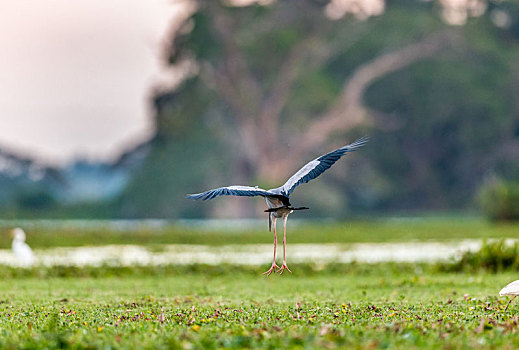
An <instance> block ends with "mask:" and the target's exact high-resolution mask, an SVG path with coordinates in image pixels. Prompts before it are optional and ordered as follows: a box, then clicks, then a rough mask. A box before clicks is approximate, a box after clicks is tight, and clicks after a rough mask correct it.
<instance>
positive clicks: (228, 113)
mask: <svg viewBox="0 0 519 350" xmlns="http://www.w3.org/2000/svg"><path fill="white" fill-rule="evenodd" d="M237 2H238V1H226V2H221V1H203V0H200V1H194V0H193V1H187V2H186V4H189V5H190V6H192V11H191V13H190V15H189V16H187V18H186V19H185V20H184V22H183V24H182V25H181V26H180V27H179V29H178V30H176V31H174V32H173V33H172V34H171V40H170V42H171V45H169V46H167V50H166V55H167V58H168V62H169V64H170V65H171V66H174V67H183V68H185V67H188V69H189V70H188V72H184V74H185V75H186V76H188V77H189V78H188V79H187V80H186V81H184V83H182V84H181V85H179V86H175V87H174V88H173V89H171V90H165V91H163V92H158V93H157V94H156V98H155V109H156V122H157V136H156V138H155V139H154V140H153V142H152V145H153V147H152V152H151V155H150V157H149V159H148V161H147V163H146V165H145V166H144V167H143V168H142V170H141V171H140V172H139V173H137V174H136V176H135V178H134V181H133V183H132V184H131V185H130V187H129V189H128V190H127V191H126V194H125V196H123V199H122V201H123V207H124V208H125V209H124V211H123V212H124V213H125V215H130V216H131V215H135V213H146V214H145V215H146V216H154V215H155V216H156V215H159V216H169V215H185V214H187V213H188V212H189V211H185V210H184V209H182V208H185V205H187V204H185V205H183V204H180V203H181V201H182V197H183V196H182V194H184V193H186V192H192V191H197V190H203V189H205V187H206V186H207V187H212V186H218V185H227V184H251V185H256V184H257V185H260V186H264V187H269V186H278V185H280V184H281V183H282V182H283V181H284V180H285V179H286V178H287V177H288V176H289V175H290V174H291V173H292V172H293V171H294V170H296V169H297V168H298V167H299V166H301V165H302V164H304V163H305V161H308V160H310V159H311V158H312V157H313V156H316V155H319V154H321V153H322V152H325V151H328V150H330V149H331V148H333V147H336V146H340V145H342V144H344V143H346V142H348V141H351V140H352V139H353V138H354V137H356V136H358V135H360V134H364V133H369V134H370V135H372V136H374V137H373V144H372V145H370V147H366V150H363V152H359V154H358V155H355V157H361V161H360V162H356V163H355V165H356V166H357V169H356V171H355V172H356V173H357V174H351V175H352V176H350V177H349V179H348V183H347V184H346V182H345V180H344V178H342V179H341V180H340V181H339V180H337V181H336V180H334V179H332V178H329V181H328V182H329V183H330V184H329V185H328V184H326V183H324V182H323V183H320V184H316V185H312V186H314V188H317V187H316V186H320V187H319V188H320V190H321V189H322V190H324V191H327V192H328V193H329V194H330V198H331V199H330V200H327V201H325V202H323V201H320V200H319V199H318V198H308V199H309V200H310V201H312V200H313V201H314V203H318V205H319V207H321V208H324V209H323V210H322V212H323V213H324V212H326V213H329V212H330V210H328V209H332V208H333V210H335V211H334V212H335V213H336V214H338V215H341V213H342V212H344V209H345V208H346V207H347V206H348V202H347V200H348V198H349V199H351V201H352V202H354V203H355V205H357V206H360V207H362V208H366V209H384V208H388V207H389V208H393V209H407V208H413V209H431V208H435V209H438V208H439V209H448V208H452V207H454V206H459V205H462V204H466V203H467V201H468V200H469V198H470V196H471V195H472V193H474V188H475V187H476V186H477V183H478V182H480V181H481V178H482V177H483V176H484V173H485V172H488V171H489V170H490V169H498V168H499V167H505V165H504V164H508V163H509V162H510V159H513V156H514V155H517V148H516V147H515V146H517V135H515V136H514V135H513V133H514V132H515V133H517V131H516V130H518V129H519V126H518V125H519V121H518V118H517V117H516V116H517V115H518V113H517V112H518V111H519V109H518V107H519V105H518V104H517V103H516V102H515V100H513V99H511V96H512V95H513V91H514V89H513V87H514V84H517V82H518V81H519V80H518V79H517V73H516V72H517V69H516V67H515V66H514V64H513V62H517V33H518V32H519V31H517V29H516V28H518V25H517V23H519V22H518V21H517V15H516V14H517V6H516V3H515V2H513V3H511V4H509V3H503V4H494V3H493V4H489V5H488V6H489V9H488V14H489V16H484V17H480V18H478V19H474V20H471V21H468V22H467V20H468V18H469V17H471V16H480V15H482V13H483V12H484V10H485V8H486V6H487V4H486V3H485V2H483V1H475V2H470V4H469V2H467V4H466V5H467V6H465V7H463V6H461V7H459V6H458V5H456V6H458V7H456V6H454V5H455V4H454V5H453V4H452V2H449V1H444V2H442V4H443V5H442V6H438V5H437V4H436V3H434V2H416V1H411V0H392V1H388V2H387V3H386V4H385V5H384V3H383V2H381V1H371V2H369V1H368V2H362V1H360V2H359V1H343V0H341V1H339V0H335V1H325V0H286V1H271V2H268V4H257V3H255V2H252V4H249V5H248V6H236V3H237ZM248 3H251V1H248ZM381 4H382V5H381ZM469 5H470V6H469ZM363 6H364V7H363ZM453 6H454V7H453ZM481 6H483V7H481ZM481 9H483V11H481ZM383 11H384V15H382V16H376V17H371V18H368V17H370V16H373V15H379V14H381V13H382V12H383ZM496 11H497V12H496ZM500 11H501V12H500ZM348 12H350V13H353V14H354V15H355V16H356V17H357V18H356V19H352V18H350V17H348V16H347V17H344V15H346V14H347V13H348ZM439 13H441V14H442V15H443V17H444V18H445V19H446V20H448V21H449V22H450V23H457V24H462V23H465V22H467V24H466V25H465V26H455V27H452V26H448V25H446V24H445V22H443V21H442V20H441V16H440V15H439ZM359 19H360V20H359ZM510 131H511V132H510ZM500 152H503V153H500ZM496 154H501V155H500V156H499V157H496ZM357 159H359V158H357ZM516 159H517V158H516ZM350 162H351V161H350ZM347 164H349V162H344V164H342V163H341V165H338V166H340V167H343V169H346V166H347ZM352 165H353V163H352ZM359 173H362V176H359ZM332 176H333V175H332ZM146 184H149V186H146ZM152 184H153V186H151V185H152ZM338 189H340V190H338ZM310 191H311V189H309V192H307V193H308V194H310V193H313V192H310ZM309 196H310V197H313V195H311V194H310V195H309ZM243 203H245V202H241V201H239V200H238V201H231V200H226V201H223V202H221V203H220V207H222V204H223V205H225V206H226V205H231V206H233V207H232V208H229V207H223V208H224V210H225V211H226V214H225V216H226V217H229V216H230V215H232V214H231V213H234V214H235V215H236V216H244V215H246V214H250V213H251V208H250V207H247V205H248V204H245V205H243ZM247 203H250V202H247ZM189 206H190V207H191V208H192V206H193V204H192V203H189ZM202 207H203V206H200V208H202ZM313 209H314V208H313ZM315 209H317V208H315ZM325 209H326V210H325ZM229 210H231V211H230V212H229ZM191 212H192V211H191ZM313 212H314V213H318V214H319V209H317V210H314V211H313ZM213 214H214V213H213Z"/></svg>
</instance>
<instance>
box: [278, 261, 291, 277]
mask: <svg viewBox="0 0 519 350" xmlns="http://www.w3.org/2000/svg"><path fill="white" fill-rule="evenodd" d="M285 270H287V271H288V272H290V273H292V271H290V269H289V268H288V266H287V263H283V266H281V267H280V268H279V270H277V271H276V272H279V274H280V275H282V274H283V272H285Z"/></svg>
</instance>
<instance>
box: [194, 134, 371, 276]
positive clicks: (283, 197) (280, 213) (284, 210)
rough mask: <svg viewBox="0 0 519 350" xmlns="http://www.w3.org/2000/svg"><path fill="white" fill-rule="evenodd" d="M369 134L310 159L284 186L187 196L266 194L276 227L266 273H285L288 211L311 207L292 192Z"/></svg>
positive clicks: (271, 223)
mask: <svg viewBox="0 0 519 350" xmlns="http://www.w3.org/2000/svg"><path fill="white" fill-rule="evenodd" d="M367 141H368V140H367V138H366V137H363V138H360V139H358V140H356V141H355V142H353V143H351V144H349V145H347V146H344V147H341V148H339V149H336V150H335V151H332V152H329V153H326V154H324V155H322V156H320V157H318V158H316V159H314V160H312V161H311V162H309V163H307V164H306V165H305V166H303V167H302V168H301V169H299V170H298V171H297V172H296V173H295V174H294V175H292V176H291V177H290V178H289V179H288V180H287V182H285V184H284V185H283V186H281V187H277V188H273V189H270V190H264V189H262V188H259V187H258V186H255V187H251V186H235V185H233V186H227V187H220V188H216V189H213V190H209V191H206V192H202V193H197V194H190V195H188V196H187V197H188V198H191V199H202V200H209V199H214V198H216V197H218V196H246V197H253V196H261V197H264V198H265V201H266V202H267V207H268V209H267V210H265V212H267V213H268V214H269V230H271V228H272V227H273V228H274V261H273V263H272V267H271V268H270V269H269V270H267V271H266V272H265V273H266V274H267V275H270V274H271V273H272V272H273V271H274V270H275V269H276V268H279V270H278V271H279V272H280V273H283V271H284V270H288V271H290V270H289V269H288V267H287V266H286V260H285V246H286V223H287V218H288V215H290V214H291V213H292V212H294V211H295V210H304V209H308V208H306V207H299V208H294V207H292V205H291V203H290V194H291V193H292V192H293V191H294V189H295V188H296V187H297V186H299V185H300V184H303V183H307V182H308V181H310V180H312V179H315V178H316V177H318V176H319V175H321V174H322V173H323V172H325V171H326V170H327V169H329V168H330V167H331V166H332V165H333V164H334V163H335V162H336V161H337V160H339V159H340V158H341V157H342V156H343V155H344V154H346V153H347V152H352V151H355V150H357V149H358V148H359V147H362V146H364V144H366V142H367ZM277 219H283V232H284V233H283V266H281V267H279V266H277V265H276V246H277V236H276V220H277Z"/></svg>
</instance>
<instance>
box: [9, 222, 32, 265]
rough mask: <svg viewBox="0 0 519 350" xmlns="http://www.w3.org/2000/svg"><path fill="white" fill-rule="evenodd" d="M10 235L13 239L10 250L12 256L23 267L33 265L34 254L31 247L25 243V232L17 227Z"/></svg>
mask: <svg viewBox="0 0 519 350" xmlns="http://www.w3.org/2000/svg"><path fill="white" fill-rule="evenodd" d="M12 235H13V237H14V238H13V243H12V244H11V248H12V249H13V253H14V255H16V257H17V258H18V262H19V263H20V265H21V266H24V267H29V266H31V265H32V264H33V263H34V254H33V252H32V250H31V247H29V245H28V244H27V243H25V232H24V231H23V230H22V229H21V228H19V227H17V228H15V229H13V230H12Z"/></svg>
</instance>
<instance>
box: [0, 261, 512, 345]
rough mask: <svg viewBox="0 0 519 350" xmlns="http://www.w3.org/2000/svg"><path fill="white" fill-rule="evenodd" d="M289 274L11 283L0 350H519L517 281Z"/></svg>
mask: <svg viewBox="0 0 519 350" xmlns="http://www.w3.org/2000/svg"><path fill="white" fill-rule="evenodd" d="M291 268H292V270H293V271H294V273H293V274H288V275H283V276H278V275H276V276H271V277H265V276H263V275H261V269H257V268H243V269H241V268H236V269H234V270H233V269H232V267H229V266H228V267H225V268H208V269H207V272H204V267H203V266H200V267H198V268H197V269H193V270H192V271H190V272H189V271H187V270H186V269H185V268H183V269H179V270H178V271H176V270H175V269H174V268H173V267H172V268H171V269H170V270H169V271H168V272H165V273H157V272H156V271H155V270H153V269H151V268H150V270H149V271H147V272H146V271H145V269H144V270H142V269H141V270H140V273H141V274H140V275H137V274H134V273H132V272H129V271H128V270H126V271H125V270H121V271H119V273H115V275H112V277H106V276H102V277H92V276H95V273H92V271H93V270H90V273H89V274H86V276H87V277H67V278H56V277H50V278H38V277H30V278H20V277H17V278H4V279H3V280H2V281H0V290H1V295H2V296H1V299H0V310H1V315H2V316H1V318H0V348H2V349H5V348H13V349H15V348H37V349H44V348H75V349H82V348H102V349H107V348H145V349H148V348H149V349H161V348H163V349H166V348H173V349H177V348H178V349H216V348H272V349H275V348H310V349H311V348H426V349H438V348H467V349H468V348H510V349H512V348H517V347H518V346H519V335H518V333H517V332H518V330H519V319H518V317H517V316H516V315H517V313H518V312H519V305H514V304H512V307H511V308H510V309H509V310H508V312H506V313H505V312H504V308H505V306H506V302H507V299H506V298H503V297H498V294H497V293H498V291H499V289H500V287H501V286H504V285H505V284H506V283H507V282H509V281H511V280H513V279H516V278H517V275H516V274H515V273H503V274H486V273H479V274H473V275H469V274H448V273H439V272H435V271H434V269H432V268H431V267H430V266H428V265H421V266H413V265H394V264H387V265H384V264H380V265H349V266H347V265H344V266H336V267H335V268H334V269H332V270H331V271H327V270H324V271H320V272H313V273H308V271H307V269H305V267H304V266H297V265H294V266H291ZM97 269H103V268H102V267H101V268H97ZM94 270H95V269H94ZM76 272H77V271H76ZM79 275H81V274H79ZM100 275H103V273H101V274H100Z"/></svg>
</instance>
